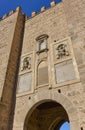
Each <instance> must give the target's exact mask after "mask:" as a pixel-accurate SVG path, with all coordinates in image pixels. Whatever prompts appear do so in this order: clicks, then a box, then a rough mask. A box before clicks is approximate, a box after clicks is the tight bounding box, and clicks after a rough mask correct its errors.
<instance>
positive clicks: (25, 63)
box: [22, 57, 31, 70]
mask: <svg viewBox="0 0 85 130" xmlns="http://www.w3.org/2000/svg"><path fill="white" fill-rule="evenodd" d="M30 68H31V58H30V57H25V58H24V59H23V66H22V70H25V69H30Z"/></svg>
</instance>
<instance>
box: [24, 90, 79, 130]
mask: <svg viewBox="0 0 85 130" xmlns="http://www.w3.org/2000/svg"><path fill="white" fill-rule="evenodd" d="M52 93H53V94H52ZM51 95H52V96H51V97H50V91H49V92H48V91H44V94H43V92H38V94H37V95H35V96H34V97H33V98H32V100H31V104H30V107H29V110H28V111H26V112H25V113H26V114H25V118H24V126H23V127H24V129H23V130H31V129H28V128H27V127H28V124H30V123H29V120H30V121H31V122H32V120H31V118H30V117H31V116H33V115H35V116H34V118H35V117H36V118H37V119H39V120H40V119H41V117H38V116H37V115H38V114H40V113H41V111H40V112H39V111H37V110H36V108H39V107H40V106H43V104H44V103H48V102H50V103H52V104H53V102H54V103H55V105H59V106H60V108H61V109H62V112H64V114H65V116H64V117H66V118H64V120H63V118H62V119H61V120H58V122H56V120H57V119H56V118H55V119H53V120H52V121H51V123H49V128H48V129H47V130H50V129H51V130H53V129H52V128H54V127H55V125H56V124H57V125H59V124H60V123H62V122H63V121H64V122H65V121H69V122H70V130H75V129H77V130H80V128H79V118H78V111H77V109H76V107H74V105H73V103H72V102H71V101H70V100H69V99H68V98H67V97H65V96H64V95H62V94H59V93H57V91H53V92H51ZM56 109H57V106H56ZM35 113H37V114H35ZM61 115H62V114H61ZM56 117H57V116H56ZM35 120H36V119H35ZM49 122H50V121H49ZM36 123H38V122H36ZM40 125H42V124H38V126H40ZM44 125H45V124H44ZM32 126H33V125H32ZM38 129H39V130H42V129H40V128H37V129H33V128H32V130H38ZM44 130H45V129H44Z"/></svg>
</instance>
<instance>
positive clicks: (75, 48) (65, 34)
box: [0, 0, 85, 130]
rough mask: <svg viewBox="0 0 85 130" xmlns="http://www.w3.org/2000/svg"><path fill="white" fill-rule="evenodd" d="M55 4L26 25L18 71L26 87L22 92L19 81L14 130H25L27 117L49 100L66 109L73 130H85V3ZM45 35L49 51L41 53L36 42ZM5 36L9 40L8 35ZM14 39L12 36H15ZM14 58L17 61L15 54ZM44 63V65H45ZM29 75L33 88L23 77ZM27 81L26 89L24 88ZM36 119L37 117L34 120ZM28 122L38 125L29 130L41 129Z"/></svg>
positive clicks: (79, 1)
mask: <svg viewBox="0 0 85 130" xmlns="http://www.w3.org/2000/svg"><path fill="white" fill-rule="evenodd" d="M54 3H55V2H54ZM54 3H53V2H52V3H51V6H53V7H52V8H50V9H47V10H46V11H45V8H44V7H43V8H42V9H44V11H43V12H41V13H40V14H36V13H35V12H33V13H32V18H30V19H28V20H26V21H25V28H24V37H23V38H24V39H23V47H22V56H21V64H20V71H19V78H20V77H22V76H23V81H22V82H23V84H22V86H21V88H19V87H20V84H19V81H18V85H17V87H18V89H17V90H18V91H17V100H16V109H15V119H14V127H13V130H25V127H26V126H24V123H25V119H26V117H27V115H28V117H30V116H29V115H30V114H31V113H32V112H33V111H34V109H35V108H36V106H38V105H39V104H41V103H42V102H45V101H47V100H51V101H56V102H58V103H60V104H61V105H62V106H63V107H64V109H65V110H66V112H67V114H68V117H69V121H70V127H71V130H75V129H76V130H82V128H83V129H85V109H84V108H85V51H84V49H85V45H84V42H85V38H84V37H85V27H84V24H85V11H84V8H85V7H84V6H85V5H84V0H82V1H81V0H76V1H73V0H70V1H69V0H63V1H62V2H61V3H59V4H57V5H56V6H54V5H55V4H54ZM15 14H16V13H15ZM15 14H14V15H13V16H11V17H9V18H12V17H13V18H12V19H16V18H15V17H14V16H15ZM5 20H7V19H5ZM5 20H3V21H1V23H2V24H4V21H5ZM13 21H14V20H13ZM19 21H21V23H18V24H17V29H16V32H15V34H16V37H15V35H14V37H15V41H14V43H18V42H20V37H21V35H20V32H21V30H20V29H21V28H22V22H23V19H20V20H19ZM14 25H15V24H14V23H13V24H12V26H14ZM19 25H20V26H19ZM6 26H7V30H9V29H8V28H9V26H8V25H6ZM4 28H5V27H4ZM11 31H13V29H11ZM18 31H19V32H18ZM4 33H5V32H4ZM9 34H10V32H9V33H8V35H9ZM43 34H44V35H47V39H46V40H47V48H46V49H45V50H43V51H42V52H41V51H39V50H37V44H38V41H37V40H36V38H37V39H38V37H39V36H42V35H43ZM4 35H5V36H6V37H7V34H4ZM11 35H12V36H13V32H12V33H11ZM12 36H11V37H12ZM9 37H10V36H9ZM9 37H7V38H8V42H10V44H9V46H10V47H11V41H10V40H12V39H10V40H9ZM1 38H2V37H1ZM18 38H19V39H18ZM2 41H3V39H2ZM6 41H7V40H6ZM61 44H64V45H65V46H64V47H65V50H63V53H61V52H60V54H59V50H58V49H57V48H58V47H59V45H61ZM0 45H1V44H0ZM6 49H8V51H7V52H9V51H10V48H9V47H8V48H6ZM12 49H13V48H12ZM38 49H39V48H38ZM4 51H5V50H4ZM1 52H2V51H1ZM7 54H8V53H7ZM12 54H13V53H12ZM13 55H14V57H16V54H15V53H14V54H13ZM13 55H12V56H13ZM2 56H4V55H2ZM8 56H9V54H8ZM25 58H28V61H26V62H25V66H24V67H23V65H24V62H23V61H24V59H25ZM15 59H16V58H15ZM5 60H7V59H4V60H3V61H2V62H4V63H5ZM16 60H17V59H16ZM7 61H8V60H7ZM6 63H7V62H6ZM43 63H45V64H44V65H43ZM5 67H7V64H5ZM16 67H17V66H16ZM38 67H40V68H38ZM45 67H47V68H48V71H47V70H46V72H48V74H46V75H44V76H47V75H48V82H43V80H44V79H46V78H47V77H44V78H43V76H42V75H40V72H41V70H43V69H44V68H45ZM47 68H46V69H47ZM39 69H41V70H40V71H39V75H38V70H39ZM4 71H5V72H6V69H4ZM4 71H3V72H4ZM1 72H2V70H1ZM3 72H2V73H3ZM27 73H31V74H32V77H31V80H32V84H31V83H30V84H31V85H30V86H29V83H27V81H30V78H29V77H28V79H27V77H26V78H24V75H25V74H27ZM43 73H44V71H43ZM4 74H5V73H4ZM64 75H66V76H64ZM38 76H41V77H38ZM3 77H5V75H3ZM3 77H2V78H3ZM38 78H40V80H41V82H42V84H40V83H39V84H38ZM3 79H4V78H3ZM25 80H26V87H25V84H24V83H25ZM2 83H3V82H2ZM20 83H21V81H20ZM27 87H28V89H27ZM26 90H27V91H26ZM9 93H10V92H9ZM9 93H8V94H9ZM59 114H61V113H59ZM35 118H37V117H36V116H35ZM29 119H30V121H31V124H34V125H35V128H33V126H32V125H31V126H30V127H32V128H30V129H32V130H34V129H35V130H36V129H38V128H37V127H38V125H37V124H39V123H38V122H36V119H35V122H33V120H31V118H29ZM48 120H49V117H48Z"/></svg>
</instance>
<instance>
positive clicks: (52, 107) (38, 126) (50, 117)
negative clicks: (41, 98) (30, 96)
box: [25, 100, 69, 130]
mask: <svg viewBox="0 0 85 130" xmlns="http://www.w3.org/2000/svg"><path fill="white" fill-rule="evenodd" d="M66 121H68V122H69V118H68V115H67V113H66V111H65V109H64V108H63V107H62V106H61V105H60V104H59V103H57V102H54V101H51V100H49V101H46V102H44V103H42V104H40V105H38V106H37V107H36V108H35V109H34V110H33V112H32V113H31V115H30V116H29V117H28V116H27V117H26V122H25V130H54V129H55V126H57V127H56V128H57V129H59V127H60V124H62V123H63V122H66Z"/></svg>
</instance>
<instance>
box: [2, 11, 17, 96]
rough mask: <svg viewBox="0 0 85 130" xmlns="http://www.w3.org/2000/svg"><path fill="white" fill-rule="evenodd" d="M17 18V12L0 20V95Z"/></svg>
mask: <svg viewBox="0 0 85 130" xmlns="http://www.w3.org/2000/svg"><path fill="white" fill-rule="evenodd" d="M16 20H17V12H16V13H15V14H14V15H11V16H9V17H8V18H6V19H3V20H2V21H0V62H1V63H0V97H1V94H2V90H3V85H4V81H5V76H6V71H7V65H8V60H9V55H10V50H11V43H12V40H13V36H14V31H15V26H16Z"/></svg>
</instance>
